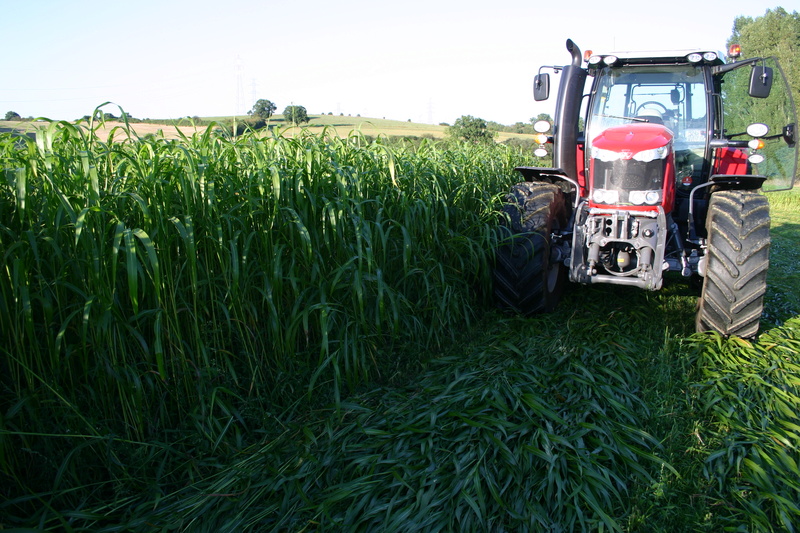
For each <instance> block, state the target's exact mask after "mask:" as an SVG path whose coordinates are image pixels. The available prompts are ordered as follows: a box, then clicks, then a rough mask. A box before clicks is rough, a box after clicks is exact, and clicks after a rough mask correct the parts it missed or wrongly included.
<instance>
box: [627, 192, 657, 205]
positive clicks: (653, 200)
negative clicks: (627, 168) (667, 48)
mask: <svg viewBox="0 0 800 533" xmlns="http://www.w3.org/2000/svg"><path fill="white" fill-rule="evenodd" d="M660 199H661V191H631V192H629V193H628V200H630V202H631V203H632V204H633V205H644V204H648V205H656V204H657V203H658V202H659V200H660Z"/></svg>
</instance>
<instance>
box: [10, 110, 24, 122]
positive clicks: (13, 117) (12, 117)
mask: <svg viewBox="0 0 800 533" xmlns="http://www.w3.org/2000/svg"><path fill="white" fill-rule="evenodd" d="M6 120H22V117H21V116H19V113H17V112H16V111H9V112H8V113H6Z"/></svg>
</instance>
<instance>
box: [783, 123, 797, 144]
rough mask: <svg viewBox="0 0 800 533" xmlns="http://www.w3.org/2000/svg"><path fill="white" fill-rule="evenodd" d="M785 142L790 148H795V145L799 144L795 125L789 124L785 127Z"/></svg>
mask: <svg viewBox="0 0 800 533" xmlns="http://www.w3.org/2000/svg"><path fill="white" fill-rule="evenodd" d="M783 140H784V141H785V142H786V144H788V145H789V147H794V145H795V143H797V130H796V129H795V127H794V124H789V125H788V126H784V127H783Z"/></svg>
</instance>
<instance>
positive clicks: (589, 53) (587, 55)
mask: <svg viewBox="0 0 800 533" xmlns="http://www.w3.org/2000/svg"><path fill="white" fill-rule="evenodd" d="M591 58H592V51H591V50H586V51H585V52H584V53H583V60H584V61H586V62H587V63H588V62H589V60H590V59H591Z"/></svg>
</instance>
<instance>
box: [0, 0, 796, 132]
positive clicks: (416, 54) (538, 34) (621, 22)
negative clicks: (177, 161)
mask: <svg viewBox="0 0 800 533" xmlns="http://www.w3.org/2000/svg"><path fill="white" fill-rule="evenodd" d="M796 1H797V0H793V2H796ZM657 6H664V7H663V8H659V7H657ZM777 6H782V7H784V8H785V9H787V10H789V11H793V10H796V9H797V8H798V6H793V5H790V3H787V2H783V3H782V4H775V5H764V4H762V3H761V2H758V1H756V2H753V1H752V0H747V1H745V0H728V1H726V2H705V1H700V0H691V1H689V0H671V1H669V2H647V3H645V2H642V1H638V2H633V1H621V0H608V1H604V2H589V1H586V0H573V1H571V2H557V1H555V2H548V1H543V2H536V1H532V0H526V1H521V0H503V1H500V2H497V1H490V0H481V1H473V0H458V1H455V0H452V1H451V0H427V1H425V0H404V1H402V2H381V1H374V0H373V1H370V2H368V1H363V0H337V1H335V2H334V1H330V0H328V1H318V0H267V1H256V0H227V1H219V0H216V1H207V0H160V1H154V0H137V1H135V2H118V1H115V0H103V1H96V0H72V1H66V0H62V1H56V0H25V1H19V0H0V13H3V19H4V24H3V30H2V35H3V42H4V47H3V53H2V54H0V72H2V77H0V118H1V117H2V115H5V112H6V111H16V112H18V113H19V114H20V115H22V116H35V117H39V116H43V117H48V118H53V119H68V120H71V119H75V118H78V117H81V116H83V115H86V114H90V113H91V112H92V110H93V109H94V108H95V107H96V106H97V105H99V104H101V103H103V102H106V101H112V102H114V103H115V104H117V105H119V106H121V107H122V108H123V109H124V110H125V111H127V112H129V113H130V114H132V115H133V116H135V117H138V118H178V117H183V116H187V115H191V116H194V115H198V116H220V115H230V114H233V113H234V112H237V111H239V112H241V113H244V112H246V111H247V110H248V109H250V108H251V107H252V104H253V101H254V99H257V98H266V99H268V100H271V101H273V102H274V103H275V104H276V105H277V106H278V112H280V111H282V110H283V108H284V107H286V106H287V105H290V104H296V105H302V106H305V108H306V109H307V110H308V112H309V113H328V112H331V113H334V114H337V115H338V114H339V113H343V114H345V115H348V114H350V115H354V116H355V115H357V114H360V115H361V116H363V117H386V118H391V119H398V120H408V119H410V120H413V121H415V122H429V123H439V122H448V123H452V122H453V121H454V120H455V119H456V118H458V117H459V116H461V115H473V116H477V117H481V118H484V119H486V120H492V121H496V122H501V123H504V124H512V123H514V122H518V121H521V122H525V121H528V120H529V119H530V118H531V117H533V116H536V115H537V114H538V113H540V112H550V111H551V110H550V108H549V107H548V104H537V103H536V102H534V101H533V98H532V96H531V85H532V79H533V76H534V74H536V72H537V70H538V67H539V66H540V65H545V64H546V65H554V64H564V63H567V62H569V56H568V54H567V52H566V49H565V46H564V43H565V41H566V39H567V38H571V39H573V40H574V41H575V42H576V43H577V44H578V46H579V47H581V49H582V50H585V49H592V50H594V51H597V52H600V51H605V52H608V51H613V50H659V49H661V50H663V49H676V48H677V49H683V48H695V47H703V48H708V49H713V50H723V48H724V47H725V42H726V40H727V39H728V37H729V36H730V34H731V30H732V27H733V20H734V18H735V17H736V16H738V15H746V16H750V17H757V16H761V15H763V14H764V13H765V12H766V10H767V8H774V7H777ZM109 112H112V113H115V114H116V112H115V108H110V109H109Z"/></svg>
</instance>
